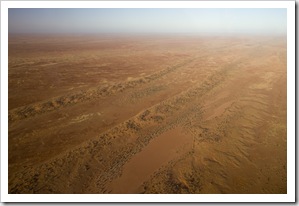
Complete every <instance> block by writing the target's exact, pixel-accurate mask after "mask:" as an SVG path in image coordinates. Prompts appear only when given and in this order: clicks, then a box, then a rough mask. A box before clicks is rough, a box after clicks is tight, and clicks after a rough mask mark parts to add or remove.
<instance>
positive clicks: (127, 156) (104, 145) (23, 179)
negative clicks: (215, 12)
mask: <svg viewBox="0 0 299 206" xmlns="http://www.w3.org/2000/svg"><path fill="white" fill-rule="evenodd" d="M26 38H28V41H27V42H29V43H27V44H26V46H27V47H28V50H23V47H22V44H23V43H22V41H19V40H18V38H15V39H10V44H9V151H8V152H9V185H8V187H9V192H10V193H25V194H27V193H162V194H165V193H192V194H193V193H195V194H200V193H232V194H238V193H263V194H267V193H286V191H287V183H286V170H287V168H286V156H287V153H286V149H287V147H286V39H284V38H282V37H281V38H274V37H273V39H270V40H269V38H267V39H266V38H263V37H260V38H257V37H255V38H250V37H221V38H217V37H209V38H208V37H200V38H199V37H185V38H182V37H180V38H178V37H172V38H169V39H165V38H160V37H158V36H157V37H151V38H149V37H143V38H137V39H133V38H123V39H120V40H119V41H117V42H114V40H113V39H109V38H105V39H103V40H102V41H99V39H97V38H96V37H81V38H82V41H83V40H84V42H85V43H84V44H79V43H76V42H78V40H77V39H76V41H74V42H73V44H72V45H69V44H68V45H64V44H63V37H60V38H62V39H58V40H57V38H54V39H55V41H54V40H53V44H56V43H57V41H58V42H59V45H60V49H61V51H65V52H64V55H61V51H56V50H55V47H54V46H53V47H52V46H50V45H51V44H50V43H51V39H50V40H47V42H45V43H42V37H39V38H37V37H35V39H33V37H30V36H27V37H26ZM31 38H32V39H31ZM68 38H70V37H68ZM98 38H100V37H98ZM49 41H50V42H49ZM178 42H179V43H178ZM46 45H48V47H46ZM39 48H40V49H39ZM28 73H31V75H29V74H28Z"/></svg>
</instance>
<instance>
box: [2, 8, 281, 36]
mask: <svg viewBox="0 0 299 206" xmlns="http://www.w3.org/2000/svg"><path fill="white" fill-rule="evenodd" d="M286 30H287V10H286V9H225V8H223V9H204V8H202V9H195V8H194V9H183V8H182V9H125V8H124V9H25V8H23V9H11V8H10V9H9V13H8V31H9V33H215V34H231V33H241V34H248V33H250V34H251V33H254V34H286Z"/></svg>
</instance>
